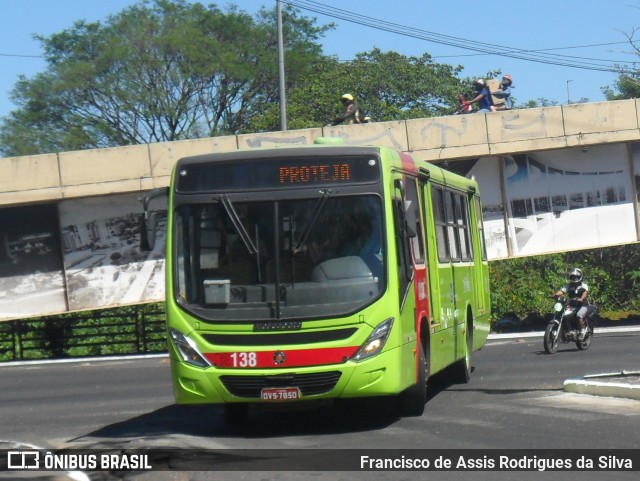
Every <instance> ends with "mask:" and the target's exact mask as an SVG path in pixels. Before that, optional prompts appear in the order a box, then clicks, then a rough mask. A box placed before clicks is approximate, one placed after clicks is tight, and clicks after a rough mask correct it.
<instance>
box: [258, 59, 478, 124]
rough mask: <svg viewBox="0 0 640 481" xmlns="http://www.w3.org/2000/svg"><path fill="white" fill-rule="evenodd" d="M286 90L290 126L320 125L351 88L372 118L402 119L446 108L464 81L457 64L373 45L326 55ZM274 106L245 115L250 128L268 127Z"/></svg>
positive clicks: (446, 110)
mask: <svg viewBox="0 0 640 481" xmlns="http://www.w3.org/2000/svg"><path fill="white" fill-rule="evenodd" d="M318 67H319V68H317V69H316V70H314V71H313V72H308V73H306V74H305V75H303V76H302V78H301V81H300V82H298V84H297V85H294V86H293V87H292V88H291V89H290V90H289V91H288V92H287V121H288V122H287V123H288V127H289V128H291V129H300V128H307V127H318V126H321V125H326V124H327V123H329V122H330V121H331V120H333V119H334V118H335V117H336V115H337V114H338V113H339V112H340V111H341V108H342V107H341V105H340V102H339V100H340V97H341V96H342V94H344V93H351V94H352V95H353V96H354V97H355V98H356V101H357V102H358V103H359V104H360V105H361V106H362V107H364V108H365V109H366V110H367V112H368V114H369V115H370V116H371V117H372V119H373V120H375V121H387V120H405V119H412V118H422V117H433V116H438V115H445V114H447V113H451V112H452V110H453V109H454V106H455V105H457V103H458V100H457V95H458V93H460V92H461V91H465V90H467V89H468V87H469V85H470V82H468V81H467V82H465V81H463V80H461V79H459V78H458V74H459V73H460V70H461V67H459V66H457V67H453V66H450V65H446V64H438V63H436V62H434V61H433V60H432V58H431V56H430V55H429V54H426V53H425V54H424V55H422V56H421V57H406V56H404V55H401V54H399V53H396V52H382V51H381V50H379V49H373V50H372V51H370V52H365V53H359V54H358V55H357V56H356V58H355V59H354V60H351V61H348V62H340V61H338V60H336V59H334V58H330V57H328V58H326V59H325V60H324V62H322V64H320V65H318ZM277 109H278V106H277V105H274V106H271V108H270V109H268V110H266V111H265V112H264V113H263V115H260V116H257V117H255V118H254V119H252V121H251V124H250V125H251V127H252V129H253V130H273V129H274V128H275V125H276V124H275V122H276V120H277V119H278V116H277Z"/></svg>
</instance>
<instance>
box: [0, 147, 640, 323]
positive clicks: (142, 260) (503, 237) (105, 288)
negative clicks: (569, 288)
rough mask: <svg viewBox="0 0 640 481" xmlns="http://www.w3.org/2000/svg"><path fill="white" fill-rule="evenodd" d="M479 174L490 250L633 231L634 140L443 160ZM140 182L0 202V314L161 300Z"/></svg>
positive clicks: (537, 249)
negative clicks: (147, 244)
mask: <svg viewBox="0 0 640 481" xmlns="http://www.w3.org/2000/svg"><path fill="white" fill-rule="evenodd" d="M439 164H441V165H442V166H443V167H445V168H447V169H449V170H453V171H455V172H457V173H459V174H462V175H466V176H468V177H474V178H475V179H476V180H477V181H478V182H479V184H480V190H481V194H482V198H483V204H484V206H483V208H484V210H483V216H484V222H485V235H486V240H487V250H488V255H489V259H490V260H494V259H502V258H507V257H510V256H519V255H533V254H544V253H549V252H559V251H565V250H575V249H580V248H592V247H599V246H606V245H614V244H622V243H628V242H637V241H638V228H637V223H636V217H637V212H636V210H637V209H636V207H635V206H636V205H637V201H638V199H640V175H639V174H638V173H640V143H637V144H630V145H627V144H610V145H600V146H590V147H589V148H588V149H587V148H575V149H561V150H549V151H540V152H534V153H529V154H521V155H511V156H487V157H482V158H474V159H466V160H456V161H448V162H446V161H443V162H440V163H439ZM143 195H144V193H143V192H141V193H135V194H124V195H112V196H103V197H90V198H83V199H69V200H62V201H60V202H58V203H57V204H53V203H52V204H45V205H30V206H21V207H9V208H4V209H0V320H2V319H5V320H6V319H13V318H21V317H29V316H36V315H44V314H52V313H60V312H65V311H69V310H84V309H93V308H100V307H109V306H116V305H125V304H136V303H142V302H150V301H155V300H162V299H163V298H164V295H165V292H164V274H165V262H164V257H165V256H164V254H165V252H164V244H165V239H166V199H164V198H159V199H156V200H154V201H153V203H154V205H153V206H152V208H154V209H155V210H156V211H157V212H158V220H159V222H158V230H157V241H156V243H155V249H154V250H152V251H151V252H146V251H141V250H140V247H139V245H140V218H141V216H142V205H141V202H140V200H139V199H140V198H141V197H142V196H143Z"/></svg>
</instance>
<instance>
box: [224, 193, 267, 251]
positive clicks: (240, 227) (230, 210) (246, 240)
mask: <svg viewBox="0 0 640 481" xmlns="http://www.w3.org/2000/svg"><path fill="white" fill-rule="evenodd" d="M220 201H221V202H222V207H224V210H225V211H226V213H227V215H228V216H229V218H230V219H231V222H232V224H233V227H235V229H236V232H238V235H239V236H240V239H242V243H243V244H244V246H245V247H246V249H247V251H249V254H251V255H256V254H257V253H258V249H257V247H256V246H255V244H254V243H253V241H252V240H251V237H250V236H249V233H248V232H247V229H245V227H244V224H243V223H242V220H241V219H240V216H239V215H238V212H237V211H236V209H235V208H234V207H233V204H232V203H231V201H230V200H229V197H228V196H226V195H222V196H220Z"/></svg>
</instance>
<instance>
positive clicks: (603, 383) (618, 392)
mask: <svg viewBox="0 0 640 481" xmlns="http://www.w3.org/2000/svg"><path fill="white" fill-rule="evenodd" d="M564 391H565V392H571V393H577V394H590V395H592V396H606V397H617V398H626V399H635V400H638V401H640V371H621V372H618V373H607V374H590V375H588V376H584V377H582V378H579V379H567V380H566V381H565V382H564Z"/></svg>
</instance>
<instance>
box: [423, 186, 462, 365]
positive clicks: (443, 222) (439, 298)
mask: <svg viewBox="0 0 640 481" xmlns="http://www.w3.org/2000/svg"><path fill="white" fill-rule="evenodd" d="M450 196H451V192H450V191H448V190H445V189H444V188H443V187H441V186H438V185H435V184H431V207H432V212H433V215H432V218H433V224H431V223H429V225H430V226H431V227H432V229H433V233H432V235H430V236H429V237H428V238H429V239H430V240H432V244H431V246H430V248H429V262H430V263H431V265H432V266H437V267H436V268H432V269H431V276H432V277H431V293H432V297H433V303H432V304H433V313H432V318H431V326H430V327H431V333H432V338H433V339H432V343H431V346H432V351H433V354H434V355H435V356H434V360H433V364H432V365H433V368H434V371H438V370H440V369H442V368H444V367H446V366H447V365H448V364H450V363H451V361H452V360H453V357H454V352H453V349H452V347H453V345H454V342H453V338H452V336H453V333H454V332H455V329H454V328H455V325H456V316H455V314H456V287H455V279H454V268H453V264H452V259H455V258H456V257H457V252H458V249H457V245H456V242H455V236H454V235H452V234H453V233H452V232H451V222H449V219H450V218H452V217H453V210H452V206H451V202H450ZM434 244H435V245H434Z"/></svg>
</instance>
